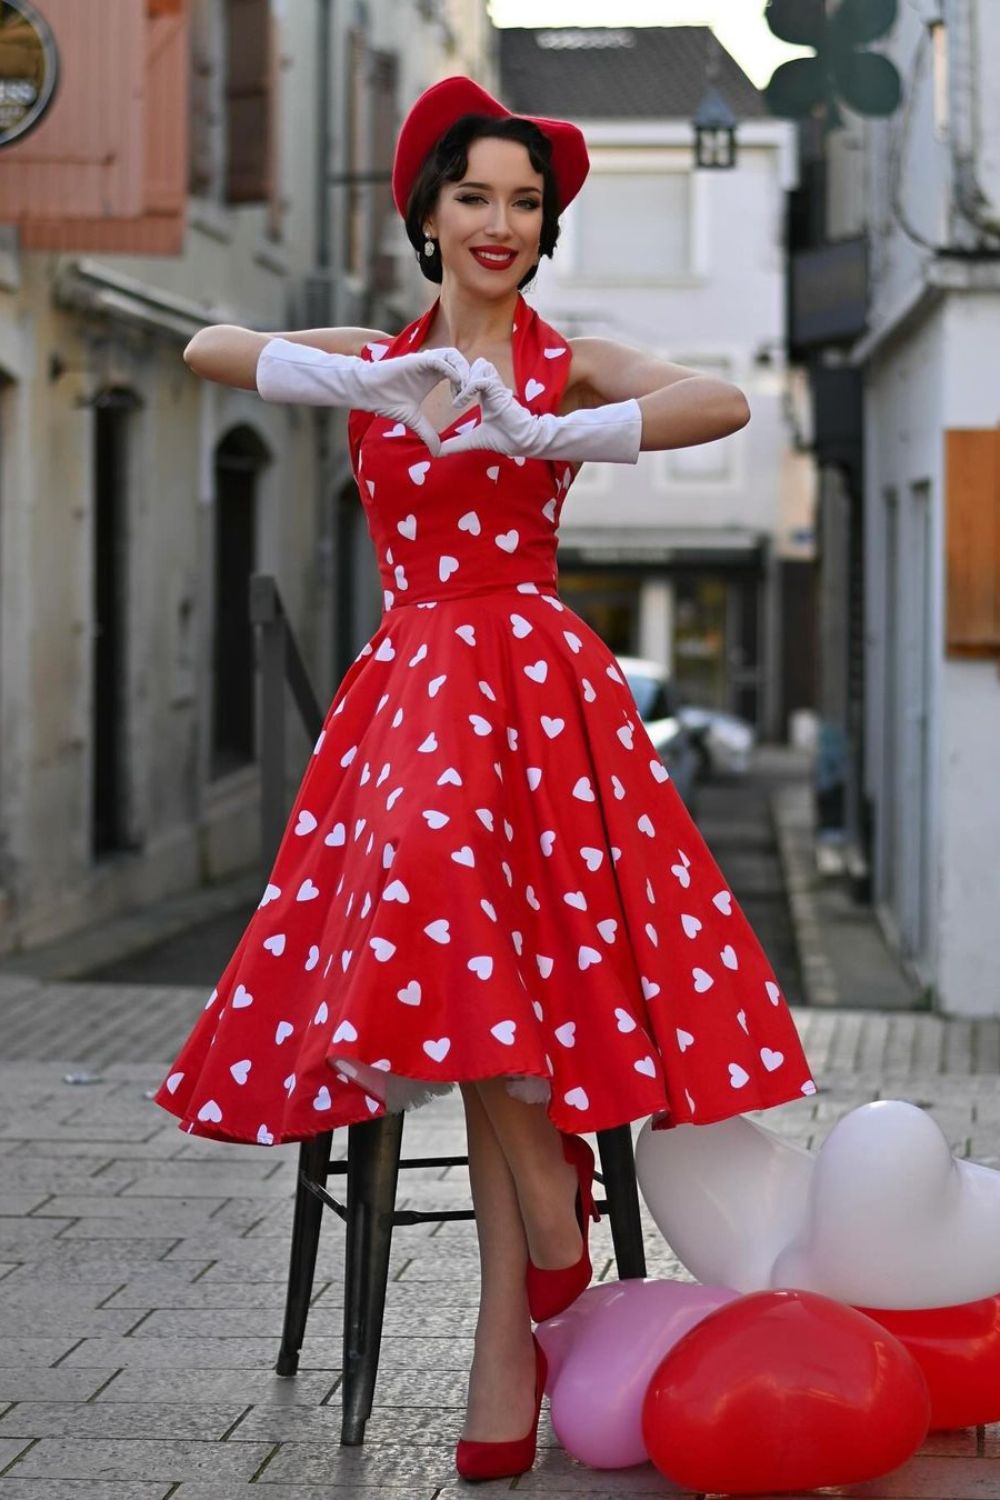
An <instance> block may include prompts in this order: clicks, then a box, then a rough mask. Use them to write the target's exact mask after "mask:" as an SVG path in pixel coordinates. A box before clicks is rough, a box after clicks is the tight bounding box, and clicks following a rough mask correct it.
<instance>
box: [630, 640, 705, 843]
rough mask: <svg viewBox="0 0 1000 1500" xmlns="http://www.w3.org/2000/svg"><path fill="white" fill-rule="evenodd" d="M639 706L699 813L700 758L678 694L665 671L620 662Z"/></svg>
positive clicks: (638, 660) (638, 661)
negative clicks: (697, 788) (684, 721)
mask: <svg viewBox="0 0 1000 1500" xmlns="http://www.w3.org/2000/svg"><path fill="white" fill-rule="evenodd" d="M616 659H617V662H618V665H619V667H620V668H621V671H622V675H623V676H624V678H625V680H626V682H627V683H628V685H629V690H630V691H631V694H632V697H633V698H634V699H635V706H636V709H637V710H638V713H639V718H640V719H641V720H642V724H643V728H644V729H645V731H646V733H647V734H648V735H649V738H650V739H651V740H652V742H653V744H654V746H655V747H656V750H657V753H658V754H659V757H660V759H661V760H662V762H663V764H664V765H665V766H666V768H667V770H668V771H669V772H670V776H671V779H672V780H673V783H674V785H675V787H676V788H677V791H678V793H679V794H680V796H681V799H682V800H683V802H684V805H685V806H686V807H687V810H688V812H689V813H690V814H691V816H692V817H694V816H695V813H696V804H697V792H696V790H695V788H696V785H697V781H698V768H699V755H698V751H697V749H696V748H695V743H694V739H693V737H692V735H691V732H690V731H689V730H688V729H687V727H686V726H685V725H684V724H683V722H682V721H681V716H680V704H679V702H678V695H677V690H676V688H675V686H674V684H673V683H672V682H671V681H670V678H669V677H668V676H667V674H666V673H665V672H664V670H663V668H662V667H658V666H657V664H656V663H655V662H652V661H646V660H645V659H644V658H643V657H639V656H619V657H617V658H616Z"/></svg>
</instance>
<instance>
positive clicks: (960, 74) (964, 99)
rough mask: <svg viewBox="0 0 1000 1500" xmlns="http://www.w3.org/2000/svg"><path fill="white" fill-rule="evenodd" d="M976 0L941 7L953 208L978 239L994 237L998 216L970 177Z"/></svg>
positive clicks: (977, 100)
mask: <svg viewBox="0 0 1000 1500" xmlns="http://www.w3.org/2000/svg"><path fill="white" fill-rule="evenodd" d="M975 3H976V0H948V3H947V4H946V5H945V15H946V22H945V25H946V35H947V38H948V54H949V57H948V92H949V101H948V103H949V115H950V129H949V136H950V138H951V159H952V171H953V174H954V183H955V204H956V207H957V208H958V210H959V212H960V213H961V215H962V217H963V218H964V219H965V220H966V221H967V222H968V223H969V224H971V225H972V226H973V227H974V228H975V229H977V230H979V231H980V232H981V234H983V235H988V236H991V237H1000V210H998V207H997V205H996V204H995V203H991V202H990V200H989V198H988V197H987V196H986V194H985V193H984V192H983V189H982V187H981V186H980V183H979V179H978V177H977V174H976V154H977V149H978V145H979V134H980V131H981V127H982V100H981V97H980V86H979V85H980V77H981V74H980V71H979V69H980V67H982V66H984V65H983V64H981V63H977V59H978V58H979V57H980V52H979V46H978V42H979V39H978V37H977V35H976V16H975V13H974V9H973V7H974V5H975Z"/></svg>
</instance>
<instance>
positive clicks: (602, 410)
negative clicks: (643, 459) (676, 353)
mask: <svg viewBox="0 0 1000 1500" xmlns="http://www.w3.org/2000/svg"><path fill="white" fill-rule="evenodd" d="M542 423H543V426H544V429H545V430H544V431H543V433H542V442H541V444H540V445H539V448H538V450H537V453H538V456H539V457H544V458H570V459H574V458H576V459H588V458H589V459H595V460H597V461H598V462H601V463H613V464H615V463H617V464H634V463H637V462H638V460H639V452H640V448H639V444H640V441H641V439H642V410H641V408H640V406H639V403H638V401H637V400H636V399H635V397H634V396H630V397H629V399H628V400H627V401H611V402H608V403H606V404H605V405H604V406H581V407H578V409H577V410H576V411H571V412H570V413H569V415H568V416H565V417H552V416H546V417H543V418H542Z"/></svg>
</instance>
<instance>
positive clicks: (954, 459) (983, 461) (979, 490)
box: [945, 427, 1000, 658]
mask: <svg viewBox="0 0 1000 1500" xmlns="http://www.w3.org/2000/svg"><path fill="white" fill-rule="evenodd" d="M945 502H946V541H945V545H946V629H945V634H946V639H945V649H946V651H947V654H948V655H949V656H995V657H998V658H1000V428H994V427H990V428H963V429H959V428H953V429H951V430H950V431H948V432H946V433H945Z"/></svg>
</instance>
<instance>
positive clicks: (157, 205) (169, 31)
mask: <svg viewBox="0 0 1000 1500" xmlns="http://www.w3.org/2000/svg"><path fill="white" fill-rule="evenodd" d="M189 45H190V26H189V18H188V14H187V7H186V5H179V6H177V7H175V9H174V10H168V9H167V10H161V11H159V12H158V13H156V14H155V15H154V14H152V13H150V16H149V19H148V20H147V22H146V28H145V84H144V90H143V93H144V99H145V111H146V118H147V121H148V128H147V130H146V133H145V158H146V161H145V175H144V179H143V198H144V202H143V212H142V213H141V214H138V215H136V216H135V217H131V218H119V217H114V218H110V217H103V216H102V217H97V218H82V219H69V220H67V219H63V218H51V219H48V218H44V219H43V218H33V219H30V220H28V221H27V222H25V223H23V224H22V226H21V244H22V246H23V248H24V249H25V250H62V251H66V252H71V251H78V252H81V253H97V252H100V251H107V252H112V253H114V252H117V253H118V254H120V255H179V254H180V253H181V251H182V250H183V248H184V230H185V221H186V209H187V168H188V121H189V118H190V112H189V108H188V87H189V78H190V68H189V60H188V51H189ZM0 164H2V157H0Z"/></svg>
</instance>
